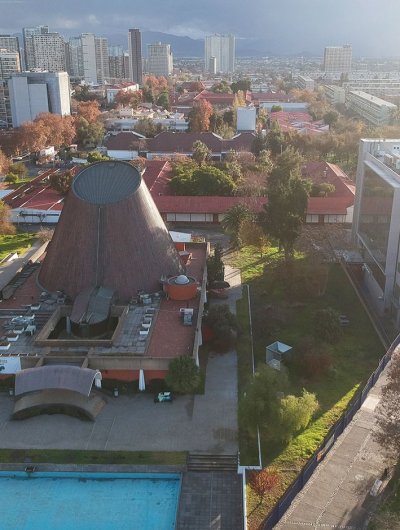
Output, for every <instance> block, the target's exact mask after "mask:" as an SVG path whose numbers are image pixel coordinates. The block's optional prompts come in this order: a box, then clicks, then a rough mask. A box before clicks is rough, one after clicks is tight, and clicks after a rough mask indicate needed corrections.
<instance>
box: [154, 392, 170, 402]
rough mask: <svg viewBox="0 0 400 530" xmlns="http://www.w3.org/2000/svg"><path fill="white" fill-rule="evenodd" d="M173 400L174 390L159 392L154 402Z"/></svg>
mask: <svg viewBox="0 0 400 530" xmlns="http://www.w3.org/2000/svg"><path fill="white" fill-rule="evenodd" d="M172 401H173V397H172V392H159V393H158V394H157V395H156V396H154V403H164V402H167V403H172Z"/></svg>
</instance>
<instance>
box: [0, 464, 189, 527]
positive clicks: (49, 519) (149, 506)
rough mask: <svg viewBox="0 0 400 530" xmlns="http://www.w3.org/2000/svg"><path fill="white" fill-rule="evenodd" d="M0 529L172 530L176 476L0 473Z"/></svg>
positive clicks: (174, 516) (177, 482) (176, 493)
mask: <svg viewBox="0 0 400 530" xmlns="http://www.w3.org/2000/svg"><path fill="white" fill-rule="evenodd" d="M0 491H1V497H2V503H1V508H0V528H1V530H114V529H115V530H173V529H174V528H175V519H176V512H177V507H178V498H179V491H180V475H178V474H164V473H163V474H153V473H152V474H138V473H69V472H63V473H41V472H34V473H31V474H27V473H25V472H0Z"/></svg>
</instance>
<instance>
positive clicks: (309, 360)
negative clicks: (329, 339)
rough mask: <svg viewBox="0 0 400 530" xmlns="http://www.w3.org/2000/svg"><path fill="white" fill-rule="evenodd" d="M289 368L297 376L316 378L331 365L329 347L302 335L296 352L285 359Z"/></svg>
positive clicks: (323, 373) (324, 372)
mask: <svg viewBox="0 0 400 530" xmlns="http://www.w3.org/2000/svg"><path fill="white" fill-rule="evenodd" d="M285 364H287V366H288V368H289V370H291V371H292V370H293V371H294V372H295V374H296V375H297V376H300V377H304V378H306V379H310V380H313V381H314V380H318V379H320V378H321V377H322V376H323V375H325V374H326V372H327V371H328V370H329V369H330V368H331V367H332V364H333V359H332V355H331V353H330V347H329V346H328V345H327V344H325V343H324V342H320V341H317V340H316V339H315V338H314V337H312V336H310V335H306V336H304V337H303V338H302V339H300V340H299V342H298V344H297V346H296V352H295V353H294V354H293V355H292V356H291V357H290V359H288V360H287V361H285Z"/></svg>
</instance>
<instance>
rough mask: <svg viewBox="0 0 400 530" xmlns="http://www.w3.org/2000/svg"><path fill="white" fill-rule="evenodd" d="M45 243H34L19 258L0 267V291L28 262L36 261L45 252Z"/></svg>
mask: <svg viewBox="0 0 400 530" xmlns="http://www.w3.org/2000/svg"><path fill="white" fill-rule="evenodd" d="M46 247H47V243H44V244H43V243H41V242H40V241H36V242H35V243H34V244H33V245H32V247H31V248H30V249H29V250H27V251H26V252H25V254H23V255H22V256H21V257H19V258H17V259H15V260H14V261H11V262H9V263H4V264H3V265H1V266H0V290H1V289H3V288H4V287H5V286H6V285H7V284H8V283H9V282H10V281H11V280H12V279H13V278H14V276H15V275H16V274H17V272H18V271H19V270H20V269H22V267H23V266H24V265H26V264H27V263H28V261H29V260H32V261H36V260H37V259H38V258H39V257H40V256H41V255H42V254H43V252H44V251H45V250H46Z"/></svg>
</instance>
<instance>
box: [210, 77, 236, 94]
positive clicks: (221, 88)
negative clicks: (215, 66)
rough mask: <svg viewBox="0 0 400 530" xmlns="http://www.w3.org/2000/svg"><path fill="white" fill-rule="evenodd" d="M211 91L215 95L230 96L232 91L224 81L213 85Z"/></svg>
mask: <svg viewBox="0 0 400 530" xmlns="http://www.w3.org/2000/svg"><path fill="white" fill-rule="evenodd" d="M211 91H212V92H215V93H216V94H232V89H231V87H230V86H229V83H228V82H227V81H225V80H223V81H220V82H219V83H215V85H213V86H212V87H211Z"/></svg>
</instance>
